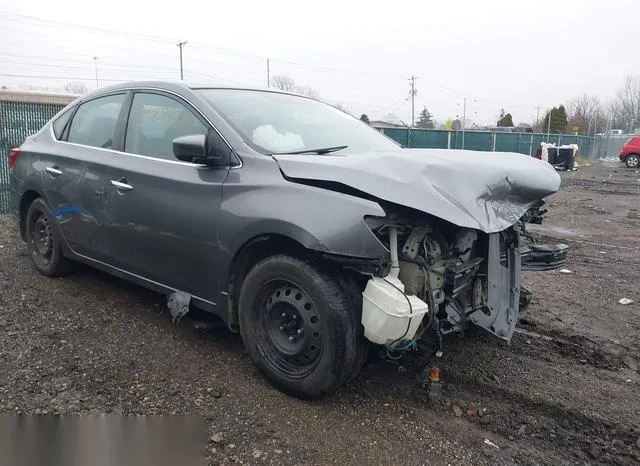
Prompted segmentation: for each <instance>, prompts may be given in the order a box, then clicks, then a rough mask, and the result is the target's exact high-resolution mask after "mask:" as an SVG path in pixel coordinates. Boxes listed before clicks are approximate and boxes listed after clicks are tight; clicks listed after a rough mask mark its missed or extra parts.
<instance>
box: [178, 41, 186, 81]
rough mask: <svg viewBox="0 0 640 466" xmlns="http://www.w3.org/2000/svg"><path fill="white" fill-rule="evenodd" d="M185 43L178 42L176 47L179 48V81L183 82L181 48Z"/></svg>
mask: <svg viewBox="0 0 640 466" xmlns="http://www.w3.org/2000/svg"><path fill="white" fill-rule="evenodd" d="M186 43H187V41H186V40H185V41H184V42H178V44H177V45H178V47H179V48H180V80H181V81H182V80H184V74H183V72H182V47H183V46H184V45H185V44H186Z"/></svg>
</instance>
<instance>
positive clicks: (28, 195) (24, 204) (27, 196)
mask: <svg viewBox="0 0 640 466" xmlns="http://www.w3.org/2000/svg"><path fill="white" fill-rule="evenodd" d="M39 197H40V194H38V193H37V192H36V191H31V190H30V191H26V192H25V193H24V194H23V195H22V198H21V199H20V237H21V238H22V240H23V241H26V240H27V233H26V221H27V211H28V210H29V207H30V206H31V203H33V201H35V200H36V199H37V198H39Z"/></svg>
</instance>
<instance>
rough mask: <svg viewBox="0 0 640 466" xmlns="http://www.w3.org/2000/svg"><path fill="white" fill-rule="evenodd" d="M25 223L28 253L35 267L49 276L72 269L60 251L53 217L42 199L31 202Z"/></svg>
mask: <svg viewBox="0 0 640 466" xmlns="http://www.w3.org/2000/svg"><path fill="white" fill-rule="evenodd" d="M25 225H26V239H27V247H28V248H29V253H30V254H29V255H30V256H31V261H32V262H33V265H35V267H36V269H37V270H38V271H39V272H40V273H42V274H43V275H47V276H49V277H58V276H62V275H66V274H67V273H69V272H70V271H71V269H72V264H71V261H70V260H69V259H67V258H66V257H65V256H64V255H63V253H62V247H61V245H60V239H59V237H58V234H57V232H56V227H55V223H54V219H53V217H51V214H50V213H49V206H48V205H47V203H46V202H45V201H44V199H42V198H37V199H35V200H34V201H33V202H32V203H31V205H30V206H29V209H28V210H27V215H26V219H25Z"/></svg>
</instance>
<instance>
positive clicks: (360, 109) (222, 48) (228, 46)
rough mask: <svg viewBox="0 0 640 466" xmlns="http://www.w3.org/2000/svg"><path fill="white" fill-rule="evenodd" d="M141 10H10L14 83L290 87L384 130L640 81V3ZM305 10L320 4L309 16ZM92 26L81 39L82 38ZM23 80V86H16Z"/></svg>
mask: <svg viewBox="0 0 640 466" xmlns="http://www.w3.org/2000/svg"><path fill="white" fill-rule="evenodd" d="M161 5H162V3H160V2H153V3H151V2H149V3H145V2H140V1H138V2H136V1H135V0H126V1H125V0H110V1H108V2H87V1H86V0H85V1H80V0H56V1H49V0H46V1H45V0H29V1H25V0H0V84H5V85H8V86H12V87H16V86H18V85H20V84H33V85H42V86H50V87H62V86H63V85H64V84H65V83H66V82H68V81H80V80H82V81H83V82H84V83H85V84H86V85H87V86H89V87H90V88H95V87H96V82H95V77H94V60H93V59H92V57H94V56H97V57H98V60H97V65H98V78H99V84H100V85H101V86H102V85H106V84H113V83H114V82H116V81H123V80H130V79H144V78H153V79H157V78H162V79H179V66H178V64H179V61H178V47H177V46H176V43H177V42H178V40H183V41H184V40H186V41H188V43H187V44H186V45H185V48H184V73H185V79H188V80H196V81H200V82H207V81H212V82H214V83H219V84H238V83H240V84H245V85H251V86H266V73H267V72H266V57H270V58H271V75H272V76H274V75H282V74H285V75H288V76H290V77H292V78H293V79H295V81H296V82H297V83H298V84H300V85H305V86H310V87H312V88H314V89H315V90H316V91H317V92H318V93H319V95H320V96H321V97H322V98H325V99H326V100H329V101H331V102H332V103H342V104H343V105H345V106H346V107H347V109H348V110H349V111H350V112H351V113H354V114H358V115H359V114H360V113H367V114H368V115H369V116H370V117H371V119H374V118H376V119H379V118H383V117H385V116H386V115H387V114H390V113H392V114H394V115H396V116H397V117H398V118H399V119H402V120H404V121H405V122H407V123H408V122H410V121H411V102H410V100H409V99H408V96H409V80H408V78H409V77H410V76H411V75H415V76H416V77H417V78H418V79H417V80H416V88H417V90H418V94H417V96H416V102H415V106H416V118H417V114H418V112H419V110H421V109H422V107H423V106H425V105H426V106H427V108H428V109H429V110H430V111H431V112H432V113H433V114H434V116H435V118H436V119H437V120H440V121H443V120H446V119H447V118H454V117H455V116H456V115H457V114H460V115H462V104H463V99H464V97H465V96H467V118H468V119H470V120H475V121H476V122H478V123H479V124H488V123H491V124H492V123H494V119H495V117H496V115H497V114H498V112H499V110H500V108H501V107H504V108H505V109H506V110H507V111H509V112H511V113H512V114H513V116H514V122H515V123H518V122H521V121H524V122H531V121H532V120H534V119H535V117H536V112H537V109H536V108H535V107H538V106H542V107H543V109H542V110H541V111H540V115H541V116H540V117H541V118H542V115H543V113H544V108H545V107H549V106H553V105H558V104H560V103H566V101H567V100H569V99H571V98H572V97H575V96H577V95H579V94H581V93H584V92H586V93H590V94H596V95H598V96H600V97H601V98H602V99H606V98H608V97H610V96H611V95H612V94H613V93H614V92H615V89H616V88H617V87H618V86H619V85H620V84H621V83H622V80H623V76H624V75H625V74H627V73H634V74H640V41H639V40H638V37H639V32H638V31H639V30H640V29H639V28H640V26H639V24H640V22H639V21H640V0H608V1H604V0H554V1H547V0H535V1H531V2H527V1H513V0H485V1H481V0H458V1H446V2H445V1H442V2H427V1H424V0H422V1H405V2H380V3H379V4H376V3H375V2H374V1H372V0H368V1H366V2H365V1H354V0H341V1H337V0H324V1H321V2H300V1H278V0H269V1H255V0H245V1H235V2H233V1H232V2H227V1H212V2H196V1H194V0H182V1H180V2H171V3H166V4H165V5H166V7H163V6H161ZM303 5H307V6H306V7H305V6H303ZM74 25H79V26H81V27H76V26H74ZM8 75H14V76H8Z"/></svg>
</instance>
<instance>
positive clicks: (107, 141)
mask: <svg viewBox="0 0 640 466" xmlns="http://www.w3.org/2000/svg"><path fill="white" fill-rule="evenodd" d="M125 96H126V95H125V93H119V94H112V95H107V96H103V97H98V98H96V99H92V100H89V101H87V102H84V103H82V104H80V106H79V107H78V110H77V111H76V112H75V114H74V115H73V119H72V120H71V122H70V124H69V125H70V126H69V128H68V129H67V130H65V131H64V133H63V134H61V135H56V138H57V137H60V140H58V142H56V143H55V144H54V146H53V150H51V151H48V152H47V153H42V154H40V160H39V163H40V166H41V169H42V177H43V186H44V194H45V196H46V198H47V202H48V204H49V206H50V208H51V212H52V215H53V217H54V218H55V219H56V222H57V223H58V225H59V226H60V229H61V231H62V234H63V236H64V238H65V240H66V241H67V243H68V244H69V246H70V247H71V249H72V250H73V251H74V252H76V253H78V254H81V255H83V256H87V257H91V258H93V259H97V260H104V259H105V258H106V257H108V254H109V251H108V247H109V245H108V242H107V227H106V225H105V224H106V223H108V219H107V218H106V217H105V213H106V205H107V202H108V199H107V194H108V187H109V179H108V178H109V166H110V164H111V161H112V159H113V157H114V153H115V152H114V150H113V149H116V148H117V144H118V143H117V142H116V141H117V137H116V134H115V133H116V127H117V122H118V118H119V114H120V112H121V110H122V107H123V103H124V101H125Z"/></svg>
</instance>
